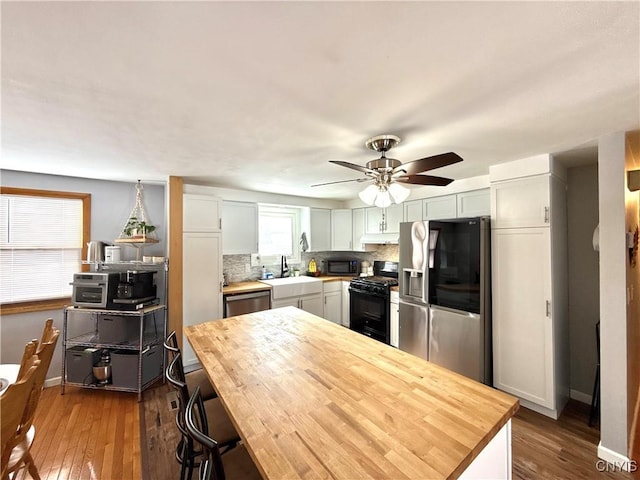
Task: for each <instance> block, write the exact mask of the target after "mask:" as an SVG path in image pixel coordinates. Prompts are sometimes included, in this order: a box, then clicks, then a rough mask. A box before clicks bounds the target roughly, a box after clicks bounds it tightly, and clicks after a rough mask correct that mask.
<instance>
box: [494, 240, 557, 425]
mask: <svg viewBox="0 0 640 480" xmlns="http://www.w3.org/2000/svg"><path fill="white" fill-rule="evenodd" d="M492 233H493V238H492V252H493V265H492V282H493V288H492V295H493V356H494V361H493V364H494V373H493V375H494V386H495V387H496V388H498V389H500V390H503V391H505V392H509V393H511V394H513V395H516V396H517V397H519V398H521V399H524V400H528V401H530V402H533V403H535V404H536V405H539V406H542V407H544V408H546V409H549V410H550V411H551V412H550V416H552V417H557V415H559V413H560V412H559V411H557V410H558V408H562V405H558V404H557V401H556V399H557V395H558V393H559V392H557V391H556V389H557V388H558V380H559V379H558V378H557V377H556V367H557V366H558V365H556V363H557V362H558V361H559V359H558V358H556V357H557V354H556V352H555V349H554V344H555V343H556V341H557V339H555V340H554V328H553V322H554V318H553V309H552V299H553V296H552V287H551V286H552V282H551V245H550V230H549V229H548V228H519V229H496V230H493V232H492ZM558 333H559V332H558ZM545 413H546V412H545Z"/></svg>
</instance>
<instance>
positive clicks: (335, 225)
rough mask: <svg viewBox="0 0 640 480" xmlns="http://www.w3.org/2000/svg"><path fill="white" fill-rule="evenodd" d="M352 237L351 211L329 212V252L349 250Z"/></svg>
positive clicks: (345, 209)
mask: <svg viewBox="0 0 640 480" xmlns="http://www.w3.org/2000/svg"><path fill="white" fill-rule="evenodd" d="M352 236H353V220H352V216H351V209H350V208H341V209H337V210H331V250H342V251H344V250H351V245H352V244H351V240H352Z"/></svg>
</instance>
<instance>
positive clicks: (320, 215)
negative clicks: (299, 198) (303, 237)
mask: <svg viewBox="0 0 640 480" xmlns="http://www.w3.org/2000/svg"><path fill="white" fill-rule="evenodd" d="M310 216H311V232H310V233H311V235H310V238H309V251H311V252H326V251H329V250H331V210H329V209H328V208H312V209H311V211H310Z"/></svg>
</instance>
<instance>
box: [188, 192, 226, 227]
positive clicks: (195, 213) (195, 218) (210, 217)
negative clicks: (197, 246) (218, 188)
mask: <svg viewBox="0 0 640 480" xmlns="http://www.w3.org/2000/svg"><path fill="white" fill-rule="evenodd" d="M182 203H183V205H182V206H183V214H182V215H183V218H182V222H183V223H182V230H183V231H184V232H219V231H220V230H221V228H222V227H221V222H220V210H221V208H222V201H221V200H220V199H219V198H217V197H213V196H211V195H201V194H197V193H185V194H183V196H182Z"/></svg>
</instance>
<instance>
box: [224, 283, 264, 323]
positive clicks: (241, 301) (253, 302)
mask: <svg viewBox="0 0 640 480" xmlns="http://www.w3.org/2000/svg"><path fill="white" fill-rule="evenodd" d="M270 308H271V293H270V292H269V290H262V291H259V292H251V293H237V294H233V293H227V294H226V295H225V296H224V318H227V317H234V316H236V315H243V314H245V313H252V312H260V311H262V310H269V309H270Z"/></svg>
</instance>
